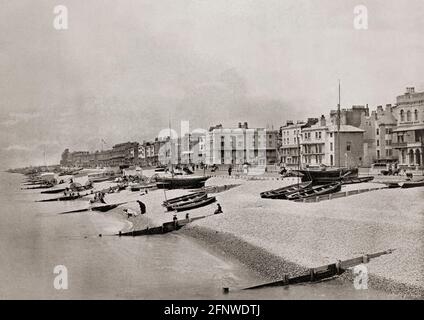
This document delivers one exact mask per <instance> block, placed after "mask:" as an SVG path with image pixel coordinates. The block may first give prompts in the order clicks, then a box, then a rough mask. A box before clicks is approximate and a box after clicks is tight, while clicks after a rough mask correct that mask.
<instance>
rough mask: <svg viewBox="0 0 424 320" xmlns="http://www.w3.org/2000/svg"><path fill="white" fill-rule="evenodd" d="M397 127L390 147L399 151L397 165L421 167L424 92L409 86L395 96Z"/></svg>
mask: <svg viewBox="0 0 424 320" xmlns="http://www.w3.org/2000/svg"><path fill="white" fill-rule="evenodd" d="M394 110H395V113H396V114H397V127H396V129H394V130H393V132H394V133H395V135H394V137H395V141H394V142H393V144H392V147H393V148H394V149H396V150H398V151H399V165H400V166H401V167H408V168H411V169H420V168H422V167H423V162H424V159H423V154H424V92H415V88H413V87H409V88H407V89H406V93H405V94H403V95H400V96H398V97H397V98H396V106H395V108H394Z"/></svg>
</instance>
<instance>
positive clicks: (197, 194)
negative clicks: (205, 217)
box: [162, 192, 206, 207]
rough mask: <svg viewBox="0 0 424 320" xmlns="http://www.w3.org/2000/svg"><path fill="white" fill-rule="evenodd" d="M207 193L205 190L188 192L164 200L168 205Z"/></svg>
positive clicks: (165, 204) (164, 203) (164, 204)
mask: <svg viewBox="0 0 424 320" xmlns="http://www.w3.org/2000/svg"><path fill="white" fill-rule="evenodd" d="M203 194H206V193H205V192H196V193H190V194H186V195H184V196H180V197H176V198H171V199H168V200H166V201H164V202H163V204H162V205H163V206H164V207H166V206H168V205H170V204H176V203H177V202H181V201H187V200H190V199H194V198H196V197H198V196H200V195H203Z"/></svg>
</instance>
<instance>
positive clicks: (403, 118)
mask: <svg viewBox="0 0 424 320" xmlns="http://www.w3.org/2000/svg"><path fill="white" fill-rule="evenodd" d="M400 121H405V114H404V112H403V110H400Z"/></svg>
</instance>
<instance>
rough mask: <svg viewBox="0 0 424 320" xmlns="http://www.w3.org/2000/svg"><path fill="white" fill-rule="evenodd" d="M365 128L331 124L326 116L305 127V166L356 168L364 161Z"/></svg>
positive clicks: (302, 155)
mask: <svg viewBox="0 0 424 320" xmlns="http://www.w3.org/2000/svg"><path fill="white" fill-rule="evenodd" d="M363 140H364V130H362V129H359V128H357V127H354V126H352V125H346V124H341V125H340V128H338V127H337V125H333V124H330V125H327V121H326V119H325V117H324V116H321V118H320V120H319V122H318V123H317V124H315V125H313V126H310V127H306V128H303V129H302V134H301V142H300V144H301V159H302V166H305V165H308V166H320V165H325V166H330V167H333V166H336V167H355V166H361V165H362V162H363V156H364V152H363V146H362V145H363Z"/></svg>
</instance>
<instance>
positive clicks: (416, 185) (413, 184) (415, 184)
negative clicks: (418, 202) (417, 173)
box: [401, 179, 424, 189]
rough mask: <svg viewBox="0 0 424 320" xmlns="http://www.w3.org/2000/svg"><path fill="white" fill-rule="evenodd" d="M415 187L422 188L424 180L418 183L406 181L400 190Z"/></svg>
mask: <svg viewBox="0 0 424 320" xmlns="http://www.w3.org/2000/svg"><path fill="white" fill-rule="evenodd" d="M417 187H424V179H423V180H419V181H407V182H404V183H402V186H401V188H402V189H410V188H417Z"/></svg>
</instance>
